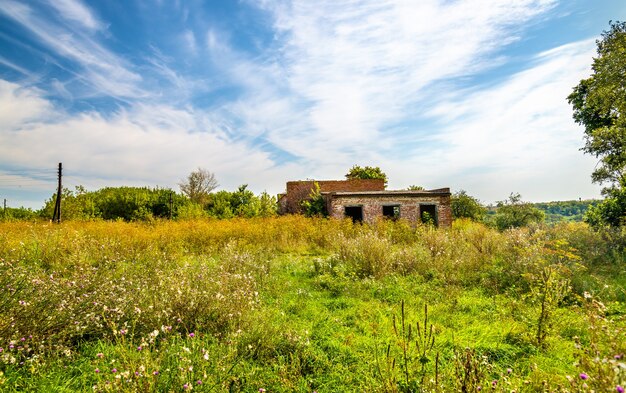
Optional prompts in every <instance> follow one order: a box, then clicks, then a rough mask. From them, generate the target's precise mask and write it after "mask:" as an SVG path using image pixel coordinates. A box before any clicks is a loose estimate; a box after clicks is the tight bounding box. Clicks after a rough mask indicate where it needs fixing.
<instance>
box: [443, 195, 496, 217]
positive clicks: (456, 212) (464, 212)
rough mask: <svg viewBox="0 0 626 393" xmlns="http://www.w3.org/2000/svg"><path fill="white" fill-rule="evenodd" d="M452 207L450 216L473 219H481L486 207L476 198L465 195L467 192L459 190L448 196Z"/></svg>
mask: <svg viewBox="0 0 626 393" xmlns="http://www.w3.org/2000/svg"><path fill="white" fill-rule="evenodd" d="M450 203H451V207H452V217H454V218H469V219H471V220H474V221H482V219H483V217H484V216H485V213H486V212H487V209H485V207H484V206H483V205H481V203H480V202H479V201H478V199H476V198H474V197H472V196H470V195H467V192H465V191H464V190H460V191H458V192H456V193H454V194H453V195H452V198H450Z"/></svg>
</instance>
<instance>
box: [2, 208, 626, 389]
mask: <svg viewBox="0 0 626 393" xmlns="http://www.w3.org/2000/svg"><path fill="white" fill-rule="evenodd" d="M625 246H626V236H625V235H623V234H619V233H596V232H593V231H591V230H590V229H588V228H587V226H586V225H584V224H580V223H569V224H562V225H557V226H554V227H539V226H538V227H533V228H525V229H519V230H510V231H505V232H498V231H495V230H493V229H489V228H486V227H484V226H483V225H480V224H476V223H472V222H468V221H457V222H455V224H454V226H453V228H452V229H449V230H439V229H434V228H430V227H418V228H412V227H411V226H409V225H406V224H404V223H402V222H397V223H394V222H380V223H378V224H376V225H373V226H363V225H353V224H352V223H351V222H348V221H336V220H324V219H306V218H303V217H280V218H267V219H250V220H236V219H234V220H222V221H218V220H212V221H210V220H203V221H180V222H167V221H163V222H159V221H157V222H154V223H151V224H139V223H124V222H98V221H96V222H67V223H64V224H62V225H52V224H43V223H23V222H13V223H0V285H1V287H2V290H1V291H0V351H1V352H0V372H1V374H0V390H1V391H6V392H13V391H15V392H18V391H19V392H22V391H37V392H46V391H50V392H76V391H85V392H86V391H96V392H136V391H138V392H152V391H159V392H179V391H186V390H194V391H200V392H209V391H213V392H228V391H232V392H239V391H242V392H263V391H266V392H294V391H296V392H313V391H316V392H320V393H321V392H357V391H368V392H411V391H412V392H420V391H424V392H450V391H459V392H461V391H464V392H472V391H480V390H483V391H486V390H489V391H496V392H511V391H516V392H526V391H528V392H531V391H546V392H547V391H550V392H583V391H589V392H591V391H596V392H604V391H606V392H615V391H618V392H619V389H620V386H621V387H623V386H624V385H625V383H626V366H625V360H624V354H625V353H626V289H625V288H626V263H625V255H626V252H625V251H624V249H625Z"/></svg>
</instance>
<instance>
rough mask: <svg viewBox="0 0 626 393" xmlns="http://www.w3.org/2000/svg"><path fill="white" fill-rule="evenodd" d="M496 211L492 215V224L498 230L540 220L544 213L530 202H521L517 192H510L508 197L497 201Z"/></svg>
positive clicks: (522, 225) (542, 218)
mask: <svg viewBox="0 0 626 393" xmlns="http://www.w3.org/2000/svg"><path fill="white" fill-rule="evenodd" d="M496 206H497V211H496V214H495V216H494V217H493V224H494V225H495V226H496V228H498V229H499V230H501V231H502V230H505V229H509V228H519V227H524V226H527V225H529V224H531V223H533V222H542V221H543V220H544V218H545V214H544V213H543V212H542V211H541V210H539V209H537V208H536V207H534V206H533V205H532V204H531V203H528V202H523V201H522V196H521V195H520V194H519V193H518V194H515V193H511V195H510V196H509V197H508V199H506V200H504V201H500V202H498V203H497V205H496Z"/></svg>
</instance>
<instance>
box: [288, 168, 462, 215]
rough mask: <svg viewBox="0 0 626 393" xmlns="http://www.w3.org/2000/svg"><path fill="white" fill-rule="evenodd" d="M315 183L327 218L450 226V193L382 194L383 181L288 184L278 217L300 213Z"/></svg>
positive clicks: (332, 181)
mask: <svg viewBox="0 0 626 393" xmlns="http://www.w3.org/2000/svg"><path fill="white" fill-rule="evenodd" d="M315 183H317V184H318V185H319V187H320V192H321V194H322V196H323V197H324V199H325V201H326V209H327V211H328V215H329V216H330V217H333V218H344V217H350V218H352V219H353V220H354V221H364V222H370V223H371V222H374V221H376V220H377V219H379V218H383V217H387V218H390V219H404V220H407V221H409V222H412V223H417V222H432V223H434V224H435V225H437V226H440V227H450V226H451V225H452V210H451V208H450V189H449V188H440V189H436V190H420V191H407V190H398V191H390V190H385V181H384V180H382V179H352V180H305V181H290V182H287V192H286V193H284V194H280V195H279V196H278V202H279V212H280V213H281V214H298V213H302V206H301V205H302V201H304V200H306V199H308V198H309V195H310V194H311V190H313V189H314V188H315Z"/></svg>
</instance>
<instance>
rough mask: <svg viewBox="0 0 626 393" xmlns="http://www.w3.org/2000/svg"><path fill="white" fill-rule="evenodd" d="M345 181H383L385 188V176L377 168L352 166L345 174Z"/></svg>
mask: <svg viewBox="0 0 626 393" xmlns="http://www.w3.org/2000/svg"><path fill="white" fill-rule="evenodd" d="M346 179H348V180H351V179H383V180H384V181H385V187H387V174H385V173H384V172H383V171H382V170H381V169H380V168H379V167H377V166H376V167H372V166H364V167H362V166H358V165H354V166H353V167H352V168H350V170H349V171H348V173H346Z"/></svg>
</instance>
